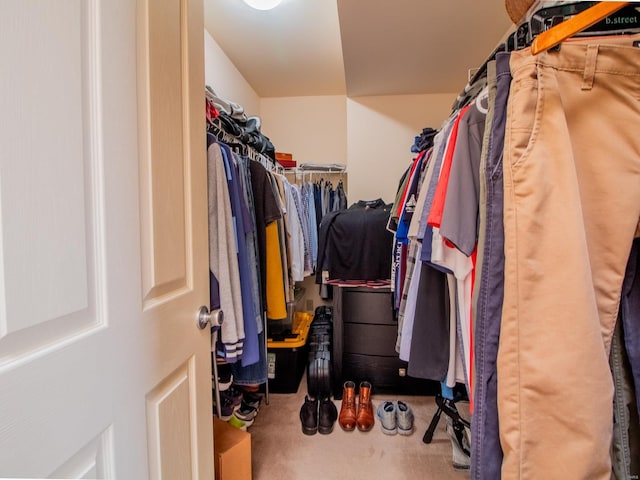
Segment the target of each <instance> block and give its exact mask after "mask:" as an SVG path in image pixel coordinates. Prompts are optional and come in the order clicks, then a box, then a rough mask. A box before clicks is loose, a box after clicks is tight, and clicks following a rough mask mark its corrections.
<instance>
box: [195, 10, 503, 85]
mask: <svg viewBox="0 0 640 480" xmlns="http://www.w3.org/2000/svg"><path fill="white" fill-rule="evenodd" d="M204 1H205V27H206V28H207V30H208V31H209V33H210V34H211V35H212V36H213V38H214V39H215V40H216V42H217V43H218V44H219V45H220V47H221V48H222V49H223V50H224V51H225V53H226V54H227V56H228V57H229V59H230V60H231V61H232V62H233V63H234V65H235V66H236V68H238V70H239V71H240V73H241V74H242V75H243V76H244V77H245V79H246V80H247V81H248V82H249V84H251V86H252V87H253V89H254V90H255V91H256V93H257V94H258V95H259V96H260V97H283V96H286V97H288V96H305V95H340V94H341V95H344V94H346V95H348V96H350V97H357V96H363V95H402V94H424V93H456V92H459V91H460V90H461V89H462V88H463V87H464V85H465V84H466V82H467V78H468V74H469V70H470V69H474V68H477V67H479V66H480V65H482V63H483V62H484V60H485V59H486V57H487V56H488V55H489V54H490V53H491V51H492V50H493V49H494V48H495V47H496V45H497V44H498V43H499V42H500V41H502V40H503V39H504V38H505V37H506V34H507V32H508V31H509V29H510V28H511V27H512V23H511V20H510V19H509V17H508V15H507V12H506V9H505V6H504V0H483V1H478V0H455V1H451V0H449V1H444V0H283V2H282V4H281V5H280V6H278V7H277V8H275V9H274V10H270V11H258V10H254V9H252V8H250V7H249V6H247V5H246V4H245V3H244V2H243V1H242V0H204Z"/></svg>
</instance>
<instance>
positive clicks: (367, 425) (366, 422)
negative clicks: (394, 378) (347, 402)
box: [356, 382, 375, 432]
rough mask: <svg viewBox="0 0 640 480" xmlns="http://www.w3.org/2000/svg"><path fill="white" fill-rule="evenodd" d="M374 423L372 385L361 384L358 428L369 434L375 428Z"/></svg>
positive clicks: (367, 383) (357, 418) (357, 413)
mask: <svg viewBox="0 0 640 480" xmlns="http://www.w3.org/2000/svg"><path fill="white" fill-rule="evenodd" d="M374 423H375V420H374V418H373V404H372V403H371V383H369V382H360V388H359V389H358V410H357V412H356V426H357V427H358V430H360V431H361V432H368V431H369V430H371V429H372V428H373V424H374Z"/></svg>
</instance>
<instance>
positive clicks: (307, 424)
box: [300, 395, 318, 435]
mask: <svg viewBox="0 0 640 480" xmlns="http://www.w3.org/2000/svg"><path fill="white" fill-rule="evenodd" d="M300 423H301V424H302V433H304V434H305V435H314V434H315V433H316V432H317V431H318V399H317V398H315V399H313V400H312V399H310V398H309V396H308V395H305V397H304V403H303V404H302V407H301V408H300Z"/></svg>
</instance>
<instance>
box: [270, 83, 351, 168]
mask: <svg viewBox="0 0 640 480" xmlns="http://www.w3.org/2000/svg"><path fill="white" fill-rule="evenodd" d="M260 112H261V116H262V132H263V133H264V134H265V135H266V136H268V137H269V138H270V139H271V142H272V143H273V144H274V145H275V147H276V150H277V151H279V152H286V153H292V154H293V156H294V160H296V161H297V162H298V164H301V163H342V164H345V165H346V163H347V98H346V97H345V96H344V95H330V96H316V97H283V98H262V99H261V100H260Z"/></svg>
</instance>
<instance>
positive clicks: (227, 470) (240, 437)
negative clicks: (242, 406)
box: [213, 417, 251, 480]
mask: <svg viewBox="0 0 640 480" xmlns="http://www.w3.org/2000/svg"><path fill="white" fill-rule="evenodd" d="M213 442H214V448H213V450H214V455H215V456H214V463H215V472H216V480H251V434H250V433H248V432H244V431H242V430H240V429H238V428H236V427H233V426H231V425H229V424H228V423H227V422H223V421H222V420H219V419H218V418H217V417H213Z"/></svg>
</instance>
